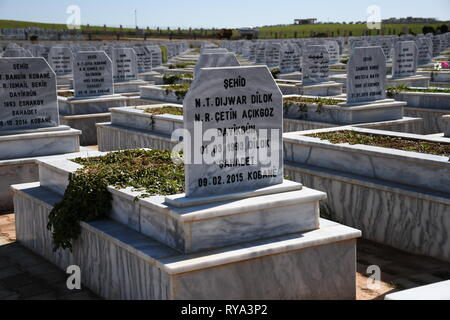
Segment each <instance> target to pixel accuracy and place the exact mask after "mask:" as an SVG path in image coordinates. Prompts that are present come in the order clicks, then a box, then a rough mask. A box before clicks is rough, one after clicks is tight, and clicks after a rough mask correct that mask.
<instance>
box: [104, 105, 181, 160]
mask: <svg viewBox="0 0 450 320" xmlns="http://www.w3.org/2000/svg"><path fill="white" fill-rule="evenodd" d="M162 106H172V107H179V108H180V109H181V108H182V107H183V106H182V105H177V104H155V105H147V106H137V107H128V108H113V109H111V123H99V124H97V136H98V139H97V140H98V148H99V150H100V151H114V150H125V149H136V148H150V149H161V150H172V148H173V147H174V146H175V145H176V144H177V141H171V136H172V133H173V132H174V131H175V130H176V129H180V128H183V117H182V116H176V115H171V114H162V115H152V114H149V113H146V112H145V111H144V110H145V109H148V108H152V107H153V108H158V107H162Z"/></svg>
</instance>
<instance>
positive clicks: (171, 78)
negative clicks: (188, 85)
mask: <svg viewBox="0 0 450 320" xmlns="http://www.w3.org/2000/svg"><path fill="white" fill-rule="evenodd" d="M183 78H186V79H192V78H193V76H192V75H191V74H189V73H183V74H166V75H164V76H163V81H164V84H176V83H177V82H179V81H180V80H182V79H183Z"/></svg>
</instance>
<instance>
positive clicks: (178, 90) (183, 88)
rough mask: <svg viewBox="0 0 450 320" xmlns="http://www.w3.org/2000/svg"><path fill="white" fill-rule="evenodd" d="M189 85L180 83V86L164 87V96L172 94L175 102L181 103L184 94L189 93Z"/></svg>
mask: <svg viewBox="0 0 450 320" xmlns="http://www.w3.org/2000/svg"><path fill="white" fill-rule="evenodd" d="M189 87H190V85H189V84H188V83H181V84H171V85H168V86H166V91H165V92H166V95H169V94H170V93H171V92H174V93H175V95H176V97H177V100H178V101H182V100H183V99H184V97H185V96H186V94H187V93H188V91H189Z"/></svg>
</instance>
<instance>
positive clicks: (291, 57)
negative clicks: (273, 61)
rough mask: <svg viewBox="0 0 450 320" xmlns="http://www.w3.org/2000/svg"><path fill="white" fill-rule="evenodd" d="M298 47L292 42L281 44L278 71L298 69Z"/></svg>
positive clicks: (299, 56)
mask: <svg viewBox="0 0 450 320" xmlns="http://www.w3.org/2000/svg"><path fill="white" fill-rule="evenodd" d="M300 61H301V55H300V49H299V48H298V47H297V46H295V45H292V44H289V43H288V44H283V45H282V46H281V59H280V72H281V73H289V72H295V71H300Z"/></svg>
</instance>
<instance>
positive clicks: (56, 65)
mask: <svg viewBox="0 0 450 320" xmlns="http://www.w3.org/2000/svg"><path fill="white" fill-rule="evenodd" d="M48 62H49V64H50V66H51V67H52V69H53V71H55V73H56V75H58V76H61V75H67V74H71V73H72V66H73V54H72V51H71V50H70V49H69V48H66V47H53V48H51V49H50V51H49V53H48Z"/></svg>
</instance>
